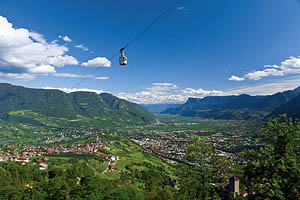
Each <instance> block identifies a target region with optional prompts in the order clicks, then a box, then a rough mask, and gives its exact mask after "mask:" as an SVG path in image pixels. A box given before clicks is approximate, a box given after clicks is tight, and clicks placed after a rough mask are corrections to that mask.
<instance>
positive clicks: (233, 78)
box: [229, 76, 245, 81]
mask: <svg viewBox="0 0 300 200" xmlns="http://www.w3.org/2000/svg"><path fill="white" fill-rule="evenodd" d="M229 80H230V81H244V80H245V78H242V77H238V76H231V77H230V78H229Z"/></svg>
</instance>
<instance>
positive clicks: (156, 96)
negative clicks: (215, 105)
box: [116, 83, 224, 104]
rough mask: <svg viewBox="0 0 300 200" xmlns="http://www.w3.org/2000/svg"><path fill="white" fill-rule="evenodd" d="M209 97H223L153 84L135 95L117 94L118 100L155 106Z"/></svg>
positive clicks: (215, 93) (213, 93)
mask: <svg viewBox="0 0 300 200" xmlns="http://www.w3.org/2000/svg"><path fill="white" fill-rule="evenodd" d="M211 95H214V96H216V95H224V93H223V92H221V91H217V90H212V91H207V90H203V89H201V88H198V89H192V88H185V89H179V88H178V87H177V85H175V84H172V83H153V84H152V86H151V87H147V88H146V89H145V90H143V91H141V92H137V93H124V92H122V93H119V94H116V96H118V97H119V98H122V99H126V100H128V101H132V102H135V103H139V104H156V103H184V102H185V101H186V100H187V99H188V98H189V97H195V98H202V97H204V96H211Z"/></svg>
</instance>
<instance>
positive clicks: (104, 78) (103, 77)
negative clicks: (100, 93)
mask: <svg viewBox="0 0 300 200" xmlns="http://www.w3.org/2000/svg"><path fill="white" fill-rule="evenodd" d="M95 79H97V80H107V79H110V77H108V76H101V77H96V78H95Z"/></svg>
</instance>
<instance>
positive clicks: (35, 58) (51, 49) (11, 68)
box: [0, 16, 78, 80]
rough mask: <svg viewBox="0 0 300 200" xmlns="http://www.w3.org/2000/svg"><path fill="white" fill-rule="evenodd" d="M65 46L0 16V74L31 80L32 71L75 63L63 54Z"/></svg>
mask: <svg viewBox="0 0 300 200" xmlns="http://www.w3.org/2000/svg"><path fill="white" fill-rule="evenodd" d="M66 52H68V48H67V47H65V46H61V45H58V44H56V43H55V42H52V43H47V41H46V40H45V39H44V36H43V35H41V34H39V33H36V32H32V31H29V30H27V29H24V28H18V29H16V28H14V27H13V25H12V24H11V23H9V22H8V21H7V19H6V18H5V17H2V16H0V78H1V79H16V80H32V79H34V77H35V76H36V75H48V74H52V73H55V72H56V71H55V67H63V66H65V65H77V64H78V61H77V60H76V58H74V57H72V56H69V55H66Z"/></svg>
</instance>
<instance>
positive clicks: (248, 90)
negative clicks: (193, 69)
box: [225, 79, 300, 95]
mask: <svg viewBox="0 0 300 200" xmlns="http://www.w3.org/2000/svg"><path fill="white" fill-rule="evenodd" d="M299 86H300V79H287V80H280V81H276V82H273V83H265V84H260V85H255V86H245V87H240V88H237V89H231V90H227V91H225V93H226V94H249V95H270V94H274V93H277V92H283V91H287V90H292V89H295V88H296V87H299Z"/></svg>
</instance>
